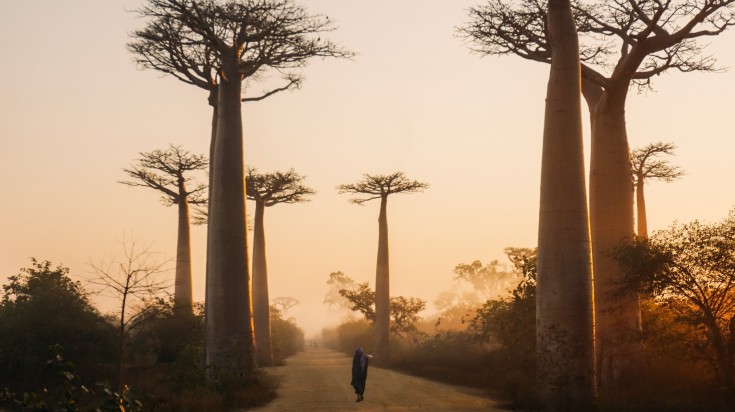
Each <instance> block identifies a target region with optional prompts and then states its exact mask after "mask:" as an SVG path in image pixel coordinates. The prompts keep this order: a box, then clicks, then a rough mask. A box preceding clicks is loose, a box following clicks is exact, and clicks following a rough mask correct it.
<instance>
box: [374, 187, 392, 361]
mask: <svg viewBox="0 0 735 412" xmlns="http://www.w3.org/2000/svg"><path fill="white" fill-rule="evenodd" d="M387 203H388V196H387V195H384V196H383V197H381V198H380V215H379V216H378V264H377V266H376V269H375V351H376V354H377V359H376V360H377V361H378V362H380V363H381V364H383V365H387V364H389V363H390V361H391V358H390V267H389V263H388V217H387V215H386V206H387Z"/></svg>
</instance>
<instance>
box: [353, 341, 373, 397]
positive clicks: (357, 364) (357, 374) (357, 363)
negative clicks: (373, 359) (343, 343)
mask: <svg viewBox="0 0 735 412" xmlns="http://www.w3.org/2000/svg"><path fill="white" fill-rule="evenodd" d="M369 364H370V359H369V356H368V355H365V352H363V350H362V348H357V349H355V356H353V357H352V382H350V385H352V387H353V388H355V393H356V394H357V401H355V402H360V401H362V400H363V399H365V397H364V396H363V394H364V393H365V382H366V381H367V372H368V365H369Z"/></svg>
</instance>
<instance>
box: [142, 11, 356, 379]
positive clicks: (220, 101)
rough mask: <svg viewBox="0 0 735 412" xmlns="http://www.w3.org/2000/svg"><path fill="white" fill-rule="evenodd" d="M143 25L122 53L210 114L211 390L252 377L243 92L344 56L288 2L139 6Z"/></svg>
mask: <svg viewBox="0 0 735 412" xmlns="http://www.w3.org/2000/svg"><path fill="white" fill-rule="evenodd" d="M138 13H139V14H140V15H141V16H142V17H146V18H147V19H148V22H147V26H146V28H144V29H143V30H139V31H136V32H134V33H133V38H134V40H133V41H132V42H131V43H130V44H129V48H130V50H131V51H132V52H133V53H135V54H136V55H137V56H138V61H139V63H140V64H141V65H142V67H144V68H151V69H154V70H157V71H160V72H163V73H166V74H169V75H172V76H174V77H175V78H177V79H178V80H181V81H183V82H185V83H188V84H192V85H195V86H198V87H200V88H203V89H205V90H207V91H209V93H208V95H209V96H208V97H209V102H210V104H212V106H213V108H214V113H213V120H212V126H213V127H212V137H211V144H210V162H211V163H210V164H211V167H210V175H209V178H210V181H209V190H210V192H209V213H208V216H209V224H208V226H207V230H208V233H207V290H206V298H205V319H206V327H205V328H206V349H205V363H206V365H207V366H208V369H207V370H208V371H209V373H208V378H209V381H210V382H214V381H215V379H216V378H217V377H218V375H220V376H225V377H227V376H232V377H234V376H238V375H240V374H241V373H243V372H249V371H252V370H253V369H254V368H255V367H256V366H257V362H256V359H255V336H254V332H253V319H252V308H251V293H250V292H251V291H250V286H249V284H250V272H249V268H248V260H247V259H248V258H247V255H248V253H247V236H246V223H245V184H244V154H243V129H242V112H241V105H242V101H243V96H242V92H243V91H242V89H243V84H244V83H245V84H247V82H249V81H253V80H256V79H258V76H262V75H263V73H265V72H266V71H267V70H268V69H272V70H275V71H276V72H279V73H285V74H284V76H285V78H286V81H287V84H286V86H283V87H282V88H277V89H272V90H270V91H268V92H266V93H264V94H263V95H262V96H259V97H256V98H254V100H259V99H261V98H265V97H268V96H270V95H272V94H273V93H276V92H278V91H279V90H284V89H287V88H289V87H290V86H293V85H298V84H299V81H300V77H299V75H298V74H295V73H294V70H296V69H298V68H301V67H303V66H304V65H305V64H306V63H307V61H308V60H309V59H310V58H312V57H349V56H350V53H348V52H346V51H344V50H342V49H341V48H340V47H338V46H337V45H336V44H334V43H333V42H331V41H329V40H326V39H322V37H321V35H322V34H323V33H324V32H329V31H331V30H334V26H333V25H332V24H331V23H330V22H329V20H328V19H327V18H326V17H324V16H320V15H311V14H309V13H308V12H307V11H306V10H304V9H303V8H302V7H300V6H298V5H296V3H295V2H293V1H292V0H225V1H214V0H147V1H146V3H145V5H144V6H143V7H141V8H140V9H138Z"/></svg>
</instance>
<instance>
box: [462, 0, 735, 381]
mask: <svg viewBox="0 0 735 412" xmlns="http://www.w3.org/2000/svg"><path fill="white" fill-rule="evenodd" d="M572 9H573V11H574V16H575V19H576V25H577V30H578V32H579V35H580V37H581V38H582V40H581V43H580V59H581V70H582V93H583V96H584V98H585V100H586V102H587V106H588V108H589V112H590V118H591V127H592V145H591V157H590V183H589V186H590V199H589V204H590V228H591V235H592V254H593V259H592V260H593V263H594V279H595V325H596V328H597V333H596V336H597V341H596V349H597V361H598V368H597V370H598V374H599V376H598V378H599V380H600V382H601V383H603V384H608V383H611V384H614V383H616V382H617V381H618V379H619V377H620V376H621V372H622V371H623V370H624V369H626V368H627V367H628V366H631V364H632V363H633V361H634V360H635V359H636V358H637V357H638V355H639V354H640V351H641V346H640V344H639V343H638V342H637V341H635V340H633V339H631V338H630V337H631V336H636V335H637V332H638V331H639V329H640V323H639V312H640V309H639V302H638V296H637V294H636V293H635V292H634V291H629V292H627V293H620V291H619V290H618V289H619V288H617V287H616V286H615V285H616V284H617V283H619V281H620V280H621V278H622V273H621V271H620V268H619V267H618V266H617V264H616V263H615V262H614V261H613V260H612V259H611V258H610V256H609V255H608V251H609V250H611V249H612V247H614V246H615V245H617V244H619V243H620V242H621V241H623V240H624V239H626V238H630V237H632V236H633V233H634V213H633V185H632V184H631V178H630V170H631V164H630V152H629V147H628V136H627V131H626V124H625V102H626V98H627V96H628V91H629V90H630V88H631V86H636V87H637V88H638V89H639V90H645V89H647V88H649V87H650V86H651V81H652V79H653V77H654V76H657V75H659V74H661V73H663V72H665V71H670V70H678V71H681V72H692V71H716V70H717V68H716V66H715V61H714V59H713V58H712V57H711V56H707V55H704V54H703V49H704V47H705V46H704V45H703V44H702V43H700V42H699V41H700V40H701V38H705V37H708V36H717V35H719V34H720V33H722V32H723V31H725V30H726V29H727V28H728V27H730V26H732V25H733V24H735V13H733V11H735V0H671V1H663V2H660V1H650V0H610V1H597V2H587V1H579V0H576V1H573V2H572ZM470 15H471V21H470V22H469V23H468V24H467V25H466V26H465V27H463V28H461V29H460V33H461V35H463V36H465V37H466V38H467V39H468V40H470V41H471V44H472V46H471V48H472V50H473V51H474V52H476V53H478V54H481V55H505V54H515V55H517V56H520V57H522V58H524V59H527V60H533V61H538V62H543V63H550V62H551V49H550V42H549V41H548V38H547V25H546V2H545V1H535V0H521V1H518V2H506V1H504V0H489V1H488V2H487V3H486V4H485V5H483V6H478V7H473V8H471V9H470ZM616 52H617V53H616ZM606 70H610V72H609V74H608V75H606V74H605V71H606Z"/></svg>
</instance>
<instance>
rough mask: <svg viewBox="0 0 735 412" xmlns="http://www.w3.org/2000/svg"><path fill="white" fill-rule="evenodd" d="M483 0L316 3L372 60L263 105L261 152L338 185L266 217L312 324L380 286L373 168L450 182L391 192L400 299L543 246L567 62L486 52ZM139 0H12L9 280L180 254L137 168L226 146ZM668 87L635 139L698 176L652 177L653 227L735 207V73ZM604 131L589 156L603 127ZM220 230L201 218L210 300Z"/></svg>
mask: <svg viewBox="0 0 735 412" xmlns="http://www.w3.org/2000/svg"><path fill="white" fill-rule="evenodd" d="M479 3H480V1H479V0H451V1H450V0H400V1H395V0H393V1H387V0H369V1H368V0H303V1H302V4H304V5H305V6H306V7H307V8H308V9H309V11H311V12H313V13H323V14H326V15H328V16H329V18H330V20H333V21H335V22H336V23H337V24H338V27H339V28H338V30H337V31H335V32H333V33H331V34H330V35H329V36H328V37H329V38H331V39H333V40H335V41H336V42H338V43H340V44H341V45H342V46H344V47H346V48H349V49H351V50H353V51H355V52H357V53H359V54H358V56H357V57H355V58H354V59H353V60H352V61H337V60H326V61H321V60H315V61H313V62H311V64H310V65H309V66H308V67H307V68H306V69H305V70H304V71H303V73H304V74H305V76H306V81H305V83H304V86H303V88H302V90H299V91H295V92H287V93H282V94H279V95H276V96H274V97H271V98H269V99H268V100H265V101H262V102H258V103H250V104H246V105H245V106H244V107H243V116H244V132H245V160H246V163H247V164H248V165H251V166H254V167H256V168H258V169H259V170H261V171H274V170H287V169H289V168H294V169H295V170H296V171H297V172H299V173H301V174H303V175H306V176H307V180H306V182H307V184H308V185H310V186H311V187H313V188H314V189H315V190H317V191H318V194H317V196H316V197H315V198H314V199H313V201H312V202H310V203H307V204H302V205H277V206H275V207H273V208H269V209H268V210H267V211H266V216H265V219H266V220H265V224H266V239H267V253H268V269H269V284H270V296H271V297H272V298H273V297H277V296H291V297H294V298H297V299H299V300H300V301H301V305H299V306H297V307H295V308H294V309H293V311H292V315H293V316H295V317H296V319H297V321H298V322H299V323H300V324H301V325H302V326H303V327H305V328H306V330H307V332H309V333H311V332H314V331H318V330H319V329H320V328H321V326H322V325H324V324H326V323H329V322H334V317H333V316H330V315H329V314H328V313H327V312H326V310H325V309H324V308H323V307H322V306H321V302H322V299H323V297H324V294H325V292H326V285H325V281H326V279H327V277H328V275H329V273H330V272H333V271H337V270H341V271H343V272H345V273H346V274H348V275H349V276H351V277H353V278H355V279H356V280H359V281H370V283H371V285H374V277H375V260H376V253H377V235H378V227H377V217H378V206H379V205H378V203H375V202H372V203H368V204H366V205H365V206H361V207H360V206H356V205H353V204H350V203H348V202H347V199H348V197H347V196H346V195H338V194H337V191H336V190H335V186H336V185H338V184H341V183H350V182H353V181H356V180H357V179H359V178H360V177H361V174H362V173H382V174H385V173H392V172H395V171H403V172H405V173H406V175H407V176H408V177H410V178H414V179H418V180H422V181H425V182H428V183H430V184H431V188H430V189H429V190H427V191H426V192H425V193H419V194H411V195H395V196H392V197H390V198H389V202H388V222H389V233H390V258H391V294H393V295H408V296H415V297H420V298H423V299H426V300H428V301H429V302H432V301H433V300H434V298H435V297H436V296H437V294H438V293H439V292H440V291H442V290H445V289H447V288H449V287H450V286H451V284H452V280H451V279H452V269H453V268H454V266H455V265H456V264H458V263H469V262H471V261H473V260H475V259H480V260H482V261H483V263H485V262H487V261H489V260H492V259H503V258H504V257H503V254H502V250H503V248H504V247H506V246H527V247H532V246H535V244H536V236H537V232H536V229H537V221H538V192H539V191H538V188H539V173H540V172H539V171H540V154H541V135H542V126H543V108H544V96H545V87H546V81H547V76H548V66H546V65H544V64H540V63H534V62H529V61H525V60H521V59H520V58H516V57H513V56H508V57H485V58H480V57H479V56H477V55H472V54H470V52H469V51H468V49H467V47H466V46H465V45H464V44H463V42H462V40H461V39H458V38H456V37H455V28H456V27H457V26H459V25H461V24H462V23H464V22H466V21H467V13H466V9H467V8H468V7H469V6H471V5H475V4H479ZM139 4H140V2H139V1H137V0H126V1H111V0H107V1H100V0H69V1H63V2H62V1H57V0H35V1H23V0H5V1H3V2H2V4H0V55H1V56H2V64H1V65H0V87H1V89H0V90H1V94H0V116H2V120H1V121H0V156H1V158H0V187H2V190H3V193H4V201H3V202H1V203H0V216H2V219H0V282H2V283H5V278H6V277H7V276H11V275H14V274H17V273H18V271H19V269H20V268H22V267H27V266H29V264H30V261H29V257H35V258H37V259H39V260H50V261H52V262H53V263H54V264H63V265H65V266H68V267H69V268H70V269H71V273H72V276H79V275H84V274H85V273H88V272H89V267H88V263H90V262H99V261H100V259H102V258H105V257H107V258H110V257H113V256H115V255H119V254H120V252H121V247H120V244H119V241H120V240H121V239H122V238H123V237H134V238H138V239H139V240H140V242H141V243H153V247H152V248H153V250H155V251H157V252H161V253H162V255H163V256H165V257H167V258H169V259H172V258H174V257H175V247H176V213H177V210H176V208H173V207H169V208H167V207H164V206H163V205H162V204H161V203H160V201H159V196H158V194H157V193H155V192H153V191H152V190H147V189H143V188H129V187H126V186H123V185H121V184H119V183H117V181H118V180H122V179H124V178H125V175H124V173H123V172H122V170H121V168H123V167H127V166H129V165H130V163H131V162H132V161H133V159H135V158H136V157H137V155H138V152H141V151H151V150H154V149H163V148H165V147H166V146H167V145H168V144H169V143H174V144H180V145H182V146H183V147H184V148H185V149H187V150H189V151H191V152H193V153H201V154H206V153H208V150H209V136H210V120H211V109H210V107H209V106H208V105H207V100H206V98H207V95H206V93H205V92H204V91H202V90H200V89H197V88H195V87H193V86H189V85H185V84H184V83H181V82H179V81H177V80H175V79H173V78H166V77H162V76H161V75H159V74H158V73H156V72H152V71H141V70H138V69H137V68H136V65H135V63H134V62H133V57H132V56H131V55H130V54H129V53H128V52H127V51H126V48H125V44H126V42H127V41H128V39H129V37H128V33H130V32H131V31H132V30H134V29H136V28H140V27H142V26H143V24H144V22H143V21H142V20H141V19H139V18H137V17H136V15H135V14H134V13H131V12H130V10H133V9H135V8H136V7H137V6H138V5H139ZM707 41H710V43H711V44H710V46H709V47H708V49H707V52H708V53H709V54H713V55H714V56H716V57H717V59H718V61H719V63H720V64H721V65H722V66H729V67H732V66H734V65H735V35H733V33H726V34H725V35H722V36H720V37H717V38H713V39H709V40H707ZM654 88H655V89H656V92H649V93H647V94H643V95H638V94H636V93H635V92H634V91H633V92H632V93H631V96H630V98H629V103H628V107H627V113H628V133H629V139H630V143H631V146H632V147H638V146H642V145H644V144H647V143H649V142H652V141H656V140H664V141H672V142H675V143H676V144H677V145H678V150H677V157H676V158H675V159H674V161H675V162H676V163H677V164H678V165H680V166H681V167H682V168H684V169H685V170H686V172H687V175H686V176H685V177H684V179H682V180H681V181H678V182H675V183H671V184H664V183H653V184H652V185H650V186H649V187H648V188H647V192H646V195H647V206H648V211H649V215H648V217H649V228H650V229H653V230H655V229H660V228H664V227H666V226H668V225H669V224H670V223H672V222H673V221H674V220H680V221H690V220H693V219H702V220H707V221H714V220H719V219H722V218H724V217H725V216H726V215H727V212H728V211H729V210H730V209H731V208H732V207H733V205H735V196H734V195H733V183H732V182H733V178H735V166H734V165H733V154H734V153H735V139H733V132H732V119H733V115H734V114H735V111H734V110H733V108H734V105H733V103H732V98H733V96H735V74H733V72H732V71H728V72H724V73H719V74H714V73H689V74H681V73H671V74H664V75H662V76H660V78H656V79H655V83H654ZM260 90H261V87H260V86H258V85H257V84H255V85H252V86H251V87H250V88H249V89H248V91H247V93H249V94H251V95H252V94H255V93H258V92H260ZM585 110H586V108H585ZM585 124H586V119H585ZM585 144H586V149H587V153H588V150H589V133H587V136H586V141H585ZM587 157H588V156H587ZM248 208H249V210H253V209H254V208H253V204H252V203H250V202H248ZM205 235H206V230H205V228H204V227H194V228H193V229H192V249H193V257H192V259H193V268H194V298H195V299H196V300H199V301H201V300H203V298H204V267H205V254H206V248H205V241H206V239H205ZM171 276H173V272H172V273H171ZM100 303H101V306H102V307H103V308H105V309H109V307H108V306H109V304H107V306H105V305H106V304H105V303H104V302H101V301H100ZM429 306H430V308H431V309H433V307H432V305H431V303H430V305H429Z"/></svg>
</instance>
